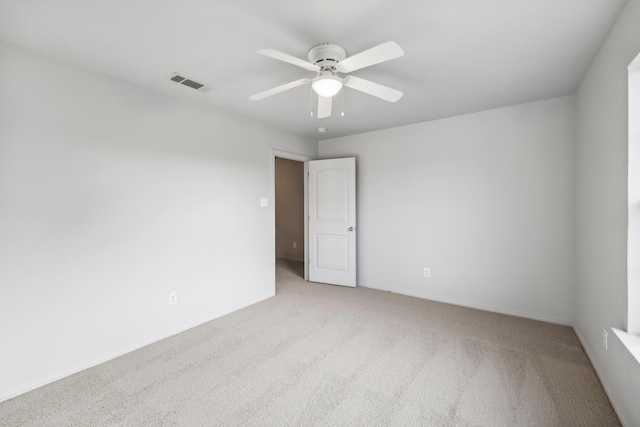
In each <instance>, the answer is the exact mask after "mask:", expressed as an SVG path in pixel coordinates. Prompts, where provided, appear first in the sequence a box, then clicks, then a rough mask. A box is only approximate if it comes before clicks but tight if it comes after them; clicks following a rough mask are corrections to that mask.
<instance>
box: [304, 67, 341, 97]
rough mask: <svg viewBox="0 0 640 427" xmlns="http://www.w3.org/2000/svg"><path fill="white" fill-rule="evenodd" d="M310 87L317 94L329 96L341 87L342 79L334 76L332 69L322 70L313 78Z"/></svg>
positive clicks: (335, 93)
mask: <svg viewBox="0 0 640 427" xmlns="http://www.w3.org/2000/svg"><path fill="white" fill-rule="evenodd" d="M311 87H312V88H313V90H314V91H315V92H316V93H317V94H318V96H324V97H325V98H331V97H333V96H335V95H337V94H338V92H340V89H342V79H341V78H340V77H338V76H336V74H335V73H334V72H333V71H330V70H323V71H321V72H320V75H318V77H316V78H315V79H313V83H312V84H311Z"/></svg>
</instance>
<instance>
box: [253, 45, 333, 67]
mask: <svg viewBox="0 0 640 427" xmlns="http://www.w3.org/2000/svg"><path fill="white" fill-rule="evenodd" d="M257 52H258V53H259V54H260V55H264V56H268V57H269V58H273V59H277V60H279V61H284V62H288V63H289V64H293V65H296V66H298V67H302V68H304V69H305V70H309V71H320V67H318V66H317V65H314V64H312V63H311V62H307V61H304V60H302V59H300V58H296V57H295V56H291V55H289V54H287V53H282V52H280V51H278V50H275V49H261V50H258V51H257Z"/></svg>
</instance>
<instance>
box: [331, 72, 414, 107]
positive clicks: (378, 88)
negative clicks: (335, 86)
mask: <svg viewBox="0 0 640 427" xmlns="http://www.w3.org/2000/svg"><path fill="white" fill-rule="evenodd" d="M343 84H344V85H345V86H346V87H350V88H351V89H355V90H359V91H360V92H364V93H366V94H369V95H373V96H377V97H378V98H380V99H384V100H385V101H389V102H396V101H397V100H399V99H400V98H402V95H404V94H403V93H402V92H400V91H399V90H395V89H391V88H390V87H387V86H383V85H381V84H378V83H374V82H370V81H369V80H365V79H361V78H360V77H355V76H347V77H345V78H344V81H343Z"/></svg>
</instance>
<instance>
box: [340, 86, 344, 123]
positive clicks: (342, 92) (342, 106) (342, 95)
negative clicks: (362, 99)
mask: <svg viewBox="0 0 640 427" xmlns="http://www.w3.org/2000/svg"><path fill="white" fill-rule="evenodd" d="M340 92H341V93H340V97H341V98H342V100H341V101H340V109H341V110H342V113H340V116H341V117H344V87H343V88H342V90H341V91H340Z"/></svg>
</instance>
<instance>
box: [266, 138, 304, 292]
mask: <svg viewBox="0 0 640 427" xmlns="http://www.w3.org/2000/svg"><path fill="white" fill-rule="evenodd" d="M276 157H280V158H281V159H287V160H295V161H297V162H302V163H303V165H304V167H303V175H304V178H303V179H304V182H303V185H304V280H309V197H308V191H309V189H308V188H307V187H308V181H309V173H308V172H309V170H308V168H309V165H308V163H307V162H308V161H309V160H314V158H313V157H310V156H307V155H304V154H297V153H290V152H288V151H282V150H276V149H271V195H270V196H269V198H270V199H271V200H272V202H271V209H270V212H269V213H270V215H271V220H270V221H271V230H272V231H271V233H270V236H271V238H270V240H271V285H272V289H273V294H274V295H275V293H276Z"/></svg>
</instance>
